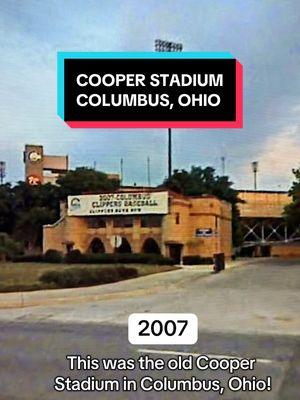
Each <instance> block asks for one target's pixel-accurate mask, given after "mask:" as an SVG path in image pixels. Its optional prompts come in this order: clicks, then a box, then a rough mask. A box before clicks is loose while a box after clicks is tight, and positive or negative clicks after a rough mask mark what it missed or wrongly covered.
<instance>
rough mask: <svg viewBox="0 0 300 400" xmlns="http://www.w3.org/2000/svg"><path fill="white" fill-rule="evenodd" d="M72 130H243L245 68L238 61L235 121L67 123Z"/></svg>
mask: <svg viewBox="0 0 300 400" xmlns="http://www.w3.org/2000/svg"><path fill="white" fill-rule="evenodd" d="M66 124H67V125H69V127H70V128H123V129H126V128H203V129H211V128H217V129H218V128H219V129H220V128H242V127H243V66H242V64H241V63H240V62H239V61H238V60H236V119H235V121H66Z"/></svg>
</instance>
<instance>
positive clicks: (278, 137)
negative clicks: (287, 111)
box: [243, 124, 300, 190]
mask: <svg viewBox="0 0 300 400" xmlns="http://www.w3.org/2000/svg"><path fill="white" fill-rule="evenodd" d="M299 154H300V125H297V124H294V125H290V126H287V127H285V128H284V129H282V130H281V131H280V132H278V133H277V134H275V135H271V136H268V137H267V138H266V139H265V141H264V142H263V143H262V145H261V151H259V152H258V153H257V156H256V159H255V160H256V161H258V163H259V165H258V189H265V188H269V189H271V188H272V189H275V190H277V189H279V190H286V189H288V187H289V184H290V183H291V181H292V178H293V174H292V169H293V168H298V167H299V166H300V159H299ZM243 173H245V174H247V175H248V177H249V179H251V175H250V174H249V163H247V165H245V166H244V167H243Z"/></svg>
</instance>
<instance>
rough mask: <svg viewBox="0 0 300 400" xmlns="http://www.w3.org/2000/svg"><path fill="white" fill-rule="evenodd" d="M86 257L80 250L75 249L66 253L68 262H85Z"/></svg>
mask: <svg viewBox="0 0 300 400" xmlns="http://www.w3.org/2000/svg"><path fill="white" fill-rule="evenodd" d="M85 260H86V257H85V255H84V254H82V253H81V251H80V250H78V249H75V250H72V251H70V253H68V254H66V255H65V262H66V263H67V264H84V263H85Z"/></svg>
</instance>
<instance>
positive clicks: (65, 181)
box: [0, 168, 119, 251]
mask: <svg viewBox="0 0 300 400" xmlns="http://www.w3.org/2000/svg"><path fill="white" fill-rule="evenodd" d="M58 183H59V184H60V185H61V186H60V187H59V186H56V185H51V184H46V185H38V186H31V185H29V184H28V183H25V182H21V181H20V182H18V184H17V185H15V186H14V187H11V185H9V184H5V185H0V232H6V233H8V234H10V235H11V236H12V237H14V238H16V239H17V240H20V241H22V242H23V243H24V244H26V247H27V249H28V250H29V251H33V250H35V249H36V248H41V246H42V230H43V225H47V224H52V223H54V222H55V221H57V220H58V218H59V201H60V199H63V200H65V199H66V197H67V196H68V195H71V194H81V193H84V192H94V191H106V190H115V189H116V188H117V187H119V181H116V180H111V179H108V177H107V175H106V174H104V173H103V172H98V171H94V170H93V169H89V168H77V169H76V170H75V171H69V172H68V173H67V174H66V175H65V176H63V177H61V178H60V179H59V180H58Z"/></svg>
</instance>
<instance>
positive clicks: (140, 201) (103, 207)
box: [68, 191, 168, 217]
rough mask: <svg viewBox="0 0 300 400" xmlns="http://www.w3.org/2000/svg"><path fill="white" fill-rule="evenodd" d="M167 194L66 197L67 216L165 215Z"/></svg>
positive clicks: (104, 194)
mask: <svg viewBox="0 0 300 400" xmlns="http://www.w3.org/2000/svg"><path fill="white" fill-rule="evenodd" d="M167 213H168V192H166V191H164V192H126V193H124V192H123V193H101V194H91V195H80V196H68V215H69V216H74V217H75V216H78V217H79V216H93V215H94V216H100V215H142V214H167Z"/></svg>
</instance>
